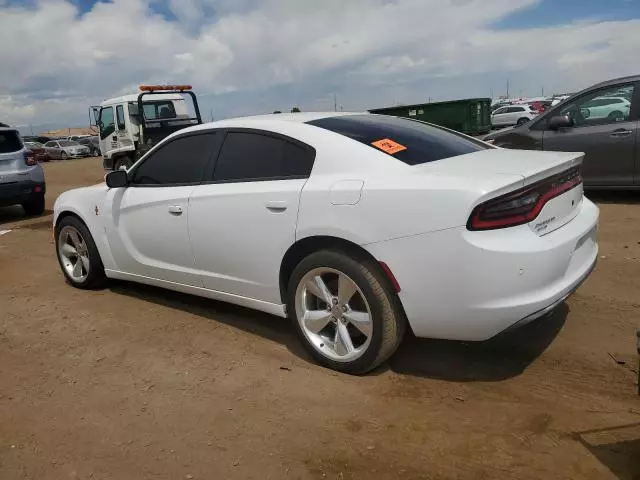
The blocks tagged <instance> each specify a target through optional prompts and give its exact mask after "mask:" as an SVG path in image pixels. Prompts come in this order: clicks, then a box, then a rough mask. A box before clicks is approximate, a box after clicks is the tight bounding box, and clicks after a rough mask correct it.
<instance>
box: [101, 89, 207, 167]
mask: <svg viewBox="0 0 640 480" xmlns="http://www.w3.org/2000/svg"><path fill="white" fill-rule="evenodd" d="M139 88H140V92H139V93H134V94H130V95H124V96H121V97H115V98H110V99H108V100H105V101H103V102H102V103H101V104H100V105H99V106H91V107H90V109H91V110H92V111H93V119H94V121H95V124H94V123H92V126H97V128H98V132H99V136H100V151H101V152H102V165H103V167H104V169H105V170H119V169H121V168H129V167H131V165H133V164H134V163H135V162H136V161H137V160H138V159H139V158H140V157H141V156H142V155H144V154H145V153H146V152H148V151H149V150H150V149H151V148H153V146H154V145H155V144H157V143H158V142H159V141H161V140H162V139H163V138H165V137H167V136H169V135H170V134H172V133H173V132H176V131H178V130H181V129H183V128H186V127H190V126H192V125H199V124H201V123H202V117H201V115H200V108H199V107H198V100H197V98H196V95H195V93H193V91H192V87H191V85H140V87H139ZM186 96H189V97H190V98H191V102H192V111H193V112H194V113H195V115H194V116H191V113H190V108H189V105H188V103H187V101H186Z"/></svg>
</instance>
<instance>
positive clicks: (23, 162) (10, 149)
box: [0, 127, 46, 215]
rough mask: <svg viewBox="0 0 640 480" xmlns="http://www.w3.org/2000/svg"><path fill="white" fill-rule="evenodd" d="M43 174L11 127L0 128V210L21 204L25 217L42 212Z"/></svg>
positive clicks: (16, 132) (44, 187) (33, 157)
mask: <svg viewBox="0 0 640 480" xmlns="http://www.w3.org/2000/svg"><path fill="white" fill-rule="evenodd" d="M45 190H46V186H45V182H44V171H43V170H42V167H41V166H40V164H39V163H38V161H37V160H36V158H35V155H34V153H33V152H32V151H31V150H29V149H27V148H25V145H24V143H23V142H22V138H21V137H20V134H19V133H18V131H17V130H15V129H13V128H2V127H0V207H5V206H8V205H18V204H19V205H22V206H23V207H24V210H25V211H26V212H27V215H40V214H41V213H42V212H44V194H45Z"/></svg>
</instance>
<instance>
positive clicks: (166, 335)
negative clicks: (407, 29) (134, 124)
mask: <svg viewBox="0 0 640 480" xmlns="http://www.w3.org/2000/svg"><path fill="white" fill-rule="evenodd" d="M45 169H46V175H47V183H48V193H47V198H48V203H47V207H48V208H51V206H52V204H53V201H54V199H55V197H56V196H57V195H58V194H59V193H60V192H62V191H65V190H68V189H70V188H73V187H76V186H82V185H89V184H92V183H97V182H99V181H101V179H102V175H103V172H102V170H101V161H100V160H99V159H97V158H94V159H82V160H69V161H65V162H52V163H50V164H46V165H45ZM594 199H595V200H596V201H598V203H599V205H600V207H601V224H600V248H601V253H600V255H601V258H600V261H599V264H598V266H597V268H596V271H595V273H594V274H593V275H592V276H591V278H590V279H589V280H588V281H587V282H586V283H585V284H584V285H583V286H582V287H581V288H580V290H579V291H578V292H577V293H576V294H575V295H574V296H573V297H571V298H570V299H569V300H568V302H567V303H566V304H565V305H564V306H563V307H561V308H560V309H559V311H557V312H556V313H555V314H554V315H553V316H552V317H551V318H547V319H544V320H541V321H538V322H536V323H533V324H531V325H529V326H527V327H524V328H522V329H520V330H518V331H516V332H514V333H512V334H510V335H509V336H505V337H503V338H500V339H497V340H494V341H491V342H489V343H484V344H465V343H458V342H444V341H429V340H418V339H407V341H406V342H405V343H404V345H403V346H402V347H401V350H400V351H399V352H398V354H397V355H395V356H394V357H393V358H392V359H391V361H390V362H389V363H388V364H387V365H385V366H383V367H382V368H380V369H378V370H377V371H375V372H373V374H371V375H368V376H365V377H349V376H345V375H341V374H337V373H335V372H331V371H328V370H324V369H322V368H319V367H318V366H316V365H314V364H312V363H311V362H310V361H309V359H308V358H307V357H306V356H305V355H304V353H303V352H302V351H301V349H300V348H299V347H298V345H297V344H296V342H295V339H294V338H293V335H292V333H291V331H290V329H289V327H288V325H287V322H286V321H283V320H281V319H278V318H274V317H270V316H268V315H264V314H261V313H256V312H252V311H249V310H246V309H242V308H239V307H234V306H230V305H226V304H222V303H217V302H214V301H208V300H202V299H198V298H195V297H190V296H187V295H182V294H177V293H170V292H166V291H163V290H159V289H155V288H150V287H143V286H137V285H134V284H126V283H113V284H112V285H111V286H110V288H108V289H106V290H103V291H97V292H84V291H79V290H76V289H73V288H72V287H70V286H68V285H67V284H65V282H64V280H63V277H62V274H61V273H60V271H59V268H58V265H57V263H56V260H55V256H54V255H55V254H54V247H53V240H52V235H51V212H50V211H48V212H47V213H46V214H45V215H44V216H42V217H39V218H29V219H25V218H23V215H22V210H21V209H20V208H19V207H18V208H6V209H0V230H3V229H11V230H12V231H11V232H10V233H8V234H5V235H0V272H1V273H2V275H0V479H2V480H11V479H22V478H31V479H38V480H40V479H69V478H79V479H114V480H128V479H136V480H139V479H232V478H239V479H267V478H271V479H282V478H295V479H316V478H317V479H321V478H328V479H359V478H366V479H387V478H388V479H395V478H402V479H418V478H424V479H453V478H456V479H457V478H483V479H485V478H486V479H488V478H504V479H507V478H518V479H529V478H530V479H539V478H549V479H561V478H567V479H569V478H571V479H573V478H597V479H600V478H602V479H609V478H610V479H615V478H620V479H640V396H638V395H636V388H637V387H636V383H635V371H636V370H637V368H638V366H637V365H638V363H637V355H636V352H635V331H636V329H637V328H638V327H640V192H639V193H633V194H615V195H614V194H607V195H605V194H598V195H597V196H594Z"/></svg>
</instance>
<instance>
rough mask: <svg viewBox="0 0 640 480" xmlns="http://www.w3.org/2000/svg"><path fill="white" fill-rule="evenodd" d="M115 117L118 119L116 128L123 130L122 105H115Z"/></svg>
mask: <svg viewBox="0 0 640 480" xmlns="http://www.w3.org/2000/svg"><path fill="white" fill-rule="evenodd" d="M116 118H117V119H118V130H124V107H123V106H122V105H118V106H117V107H116Z"/></svg>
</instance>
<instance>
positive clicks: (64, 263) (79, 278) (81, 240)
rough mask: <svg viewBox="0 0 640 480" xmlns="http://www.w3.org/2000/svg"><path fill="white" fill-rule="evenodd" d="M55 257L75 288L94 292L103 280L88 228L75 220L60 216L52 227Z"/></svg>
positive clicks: (102, 284)
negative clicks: (59, 219) (58, 220)
mask: <svg viewBox="0 0 640 480" xmlns="http://www.w3.org/2000/svg"><path fill="white" fill-rule="evenodd" d="M55 233H56V256H57V257H58V264H59V265H60V268H61V269H62V273H63V274H64V276H65V278H66V279H67V280H68V281H69V283H70V284H71V285H73V286H74V287H76V288H81V289H84V290H87V289H96V288H101V287H103V286H104V285H105V284H106V281H107V277H106V276H105V273H104V267H103V265H102V260H101V259H100V254H99V253H98V249H97V247H96V244H95V242H94V241H93V237H92V236H91V233H90V232H89V229H88V228H87V227H86V226H85V224H84V223H82V222H81V221H80V219H78V218H76V217H71V216H69V217H64V218H63V219H62V220H61V221H60V223H58V225H57V226H56V231H55Z"/></svg>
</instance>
